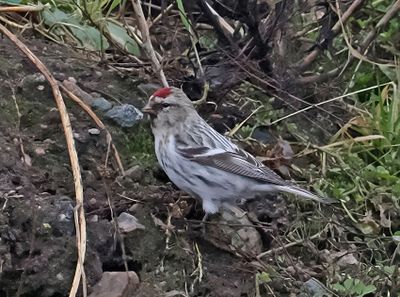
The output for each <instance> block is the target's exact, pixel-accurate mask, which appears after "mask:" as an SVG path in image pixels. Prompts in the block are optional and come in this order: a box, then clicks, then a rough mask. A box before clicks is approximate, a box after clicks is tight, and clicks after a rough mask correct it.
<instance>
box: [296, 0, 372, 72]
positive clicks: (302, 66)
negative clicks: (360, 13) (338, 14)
mask: <svg viewBox="0 0 400 297" xmlns="http://www.w3.org/2000/svg"><path fill="white" fill-rule="evenodd" d="M364 1H365V0H355V1H354V2H353V3H352V4H351V5H350V7H349V8H348V9H347V10H346V11H345V13H343V16H342V19H341V22H343V23H346V22H347V21H348V19H349V18H350V17H351V16H352V14H353V13H354V12H355V11H356V10H357V9H359V8H360V7H361V4H363V2H364ZM341 22H340V21H337V22H336V24H335V25H334V26H333V27H332V29H331V32H332V38H334V37H336V36H337V35H338V34H339V32H340V30H341ZM321 51H322V49H321V48H320V47H319V46H316V47H315V49H314V50H313V51H312V52H311V53H309V54H308V55H307V57H305V58H304V59H303V60H302V61H301V62H299V63H297V65H296V66H295V68H296V69H297V71H298V73H303V72H304V71H305V70H306V69H307V68H308V67H309V66H310V65H311V64H312V63H313V62H314V61H315V59H316V58H317V57H318V55H319V53H320V52H321Z"/></svg>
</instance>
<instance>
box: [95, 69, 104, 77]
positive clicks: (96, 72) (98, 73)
mask: <svg viewBox="0 0 400 297" xmlns="http://www.w3.org/2000/svg"><path fill="white" fill-rule="evenodd" d="M94 75H95V76H96V77H97V78H100V77H102V76H103V73H102V72H101V71H95V72H94Z"/></svg>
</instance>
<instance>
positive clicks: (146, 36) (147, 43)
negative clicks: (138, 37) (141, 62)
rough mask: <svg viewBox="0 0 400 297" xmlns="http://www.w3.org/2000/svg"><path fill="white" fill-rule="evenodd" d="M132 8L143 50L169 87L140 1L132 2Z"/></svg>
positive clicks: (134, 0)
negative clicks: (140, 35)
mask: <svg viewBox="0 0 400 297" xmlns="http://www.w3.org/2000/svg"><path fill="white" fill-rule="evenodd" d="M132 6H133V10H134V11H135V14H136V18H137V21H138V26H139V29H140V33H141V34H142V41H143V48H144V50H145V51H146V54H147V56H148V57H149V59H150V60H151V62H152V65H153V70H154V72H155V73H157V75H158V77H159V78H160V80H161V82H162V84H163V85H164V87H168V82H167V79H166V77H165V75H164V71H163V70H162V68H161V64H160V62H159V61H158V59H157V56H156V53H155V51H154V48H153V44H152V43H151V39H150V32H149V26H148V24H147V21H146V18H145V17H144V14H143V10H142V6H141V5H140V2H139V0H132Z"/></svg>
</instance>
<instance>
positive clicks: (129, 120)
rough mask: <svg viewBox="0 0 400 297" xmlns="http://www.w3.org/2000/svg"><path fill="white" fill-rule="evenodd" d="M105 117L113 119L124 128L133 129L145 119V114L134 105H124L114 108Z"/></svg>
mask: <svg viewBox="0 0 400 297" xmlns="http://www.w3.org/2000/svg"><path fill="white" fill-rule="evenodd" d="M105 117H106V118H109V119H112V120H113V121H115V122H116V123H117V124H118V125H120V126H122V127H132V126H134V125H135V124H136V123H137V122H138V121H140V120H141V119H143V113H142V112H141V111H140V110H138V109H137V108H136V107H135V106H133V105H130V104H123V105H119V106H114V107H113V108H112V109H110V110H109V111H107V113H106V114H105Z"/></svg>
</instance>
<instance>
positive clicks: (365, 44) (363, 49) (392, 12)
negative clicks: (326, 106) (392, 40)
mask: <svg viewBox="0 0 400 297" xmlns="http://www.w3.org/2000/svg"><path fill="white" fill-rule="evenodd" d="M399 11H400V0H396V2H394V3H393V5H392V6H391V7H390V8H389V9H388V10H387V11H386V13H385V15H384V16H383V17H382V18H381V19H380V20H379V22H378V23H377V24H376V26H375V28H374V29H372V30H371V31H370V32H369V33H368V35H367V36H366V37H365V38H364V40H363V41H362V42H361V45H360V50H359V52H360V53H362V54H363V55H365V54H366V53H367V50H368V48H369V46H370V45H371V43H372V42H373V41H374V39H375V37H376V35H377V34H378V32H380V30H381V29H382V28H383V27H385V26H386V25H387V24H388V23H389V21H390V20H391V19H392V18H394V17H395V16H396V15H397V14H398V12H399ZM342 20H343V18H342ZM355 60H356V58H355V56H353V55H352V56H350V58H349V59H348V60H347V62H346V65H345V66H347V67H348V66H350V65H351V64H352V63H353V62H354V61H355ZM341 69H342V66H340V67H338V68H335V69H332V70H330V71H328V72H326V73H323V74H317V75H310V76H305V77H300V78H299V79H296V81H295V84H300V85H304V84H309V83H320V82H324V81H327V80H328V79H330V78H332V77H335V76H337V75H338V74H339V73H340V72H341Z"/></svg>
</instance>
